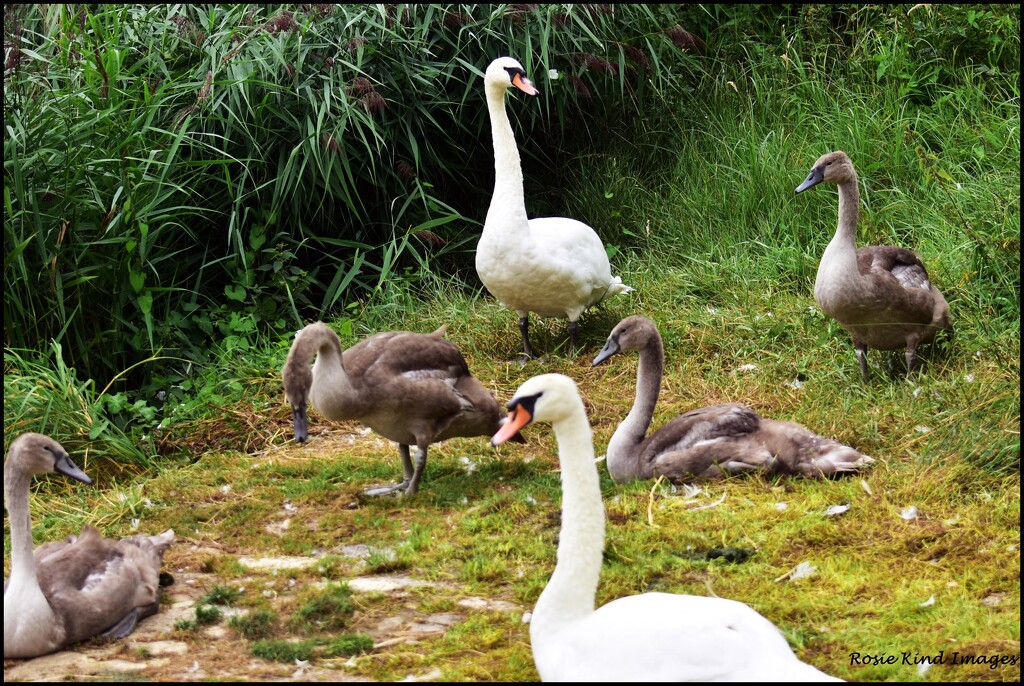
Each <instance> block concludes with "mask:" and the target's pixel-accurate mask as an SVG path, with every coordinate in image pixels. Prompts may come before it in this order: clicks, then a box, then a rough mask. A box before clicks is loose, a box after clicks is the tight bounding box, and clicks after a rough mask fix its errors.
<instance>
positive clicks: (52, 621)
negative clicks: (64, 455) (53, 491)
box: [4, 458, 64, 658]
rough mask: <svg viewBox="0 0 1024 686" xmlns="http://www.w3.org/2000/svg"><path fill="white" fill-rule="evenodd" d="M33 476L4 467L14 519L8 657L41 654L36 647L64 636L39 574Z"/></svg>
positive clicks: (6, 604)
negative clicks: (32, 508)
mask: <svg viewBox="0 0 1024 686" xmlns="http://www.w3.org/2000/svg"><path fill="white" fill-rule="evenodd" d="M8 459H10V458H8ZM31 478H32V475H31V474H28V473H26V472H24V471H22V470H20V469H5V470H4V496H5V497H6V499H7V512H8V513H10V519H11V577H10V579H8V584H7V590H5V591H4V657H5V658H6V657H27V656H31V655H33V654H38V653H37V652H34V651H36V650H38V649H39V647H40V646H49V647H51V648H53V647H56V646H57V645H59V644H60V642H61V640H63V637H64V631H63V627H59V626H57V625H56V617H55V616H54V613H53V608H51V607H50V603H49V601H47V599H46V596H45V595H43V591H42V589H41V588H40V587H39V578H38V576H36V563H35V559H34V558H33V556H32V551H33V543H32V519H31V516H30V515H29V511H28V500H29V496H28V493H29V481H30V480H31Z"/></svg>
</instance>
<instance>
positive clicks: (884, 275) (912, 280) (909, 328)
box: [796, 150, 952, 383]
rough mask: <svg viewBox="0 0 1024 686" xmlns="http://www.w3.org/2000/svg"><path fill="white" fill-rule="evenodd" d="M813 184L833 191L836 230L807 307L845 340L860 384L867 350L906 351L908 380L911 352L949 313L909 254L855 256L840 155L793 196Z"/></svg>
mask: <svg viewBox="0 0 1024 686" xmlns="http://www.w3.org/2000/svg"><path fill="white" fill-rule="evenodd" d="M819 183H834V184H836V185H838V186H839V226H838V227H837V228H836V234H835V236H833V238H832V241H831V242H830V243H829V244H828V247H827V248H825V254H824V255H822V256H821V263H820V264H819V265H818V276H817V278H815V280H814V299H815V300H816V301H817V302H818V306H819V307H820V308H821V311H822V312H824V313H825V314H827V315H829V316H830V317H833V318H834V319H835V320H836V321H837V322H839V323H840V325H842V327H843V328H844V329H846V330H847V331H848V332H849V333H850V338H852V339H853V345H854V347H855V348H856V350H857V361H858V362H859V363H860V374H861V378H862V379H863V380H864V383H867V382H868V361H867V354H868V348H878V349H879V350H895V349H898V348H906V357H907V377H908V378H909V377H910V373H911V372H912V371H914V363H915V362H916V360H917V346H918V344H919V343H927V342H928V341H930V340H932V339H933V338H934V337H935V334H936V333H937V332H938V331H939V329H951V328H952V323H951V321H950V316H949V305H947V304H946V299H945V298H944V297H942V293H940V292H939V289H938V288H936V287H935V284H933V283H932V282H931V280H930V279H929V278H928V271H927V270H926V269H925V268H924V263H923V262H921V258H919V257H918V256H917V255H915V254H914V253H913V252H911V251H909V250H907V249H906V248H900V247H896V246H893V245H869V246H866V247H863V248H860V249H859V250H858V249H857V218H858V216H859V214H860V193H859V191H858V189H857V172H856V171H854V169H853V162H852V161H850V158H849V157H848V156H847V154H846V153H845V152H843V151H842V150H837V151H835V152H830V153H826V154H824V155H822V156H821V157H819V158H818V161H817V162H815V163H814V167H812V168H811V171H810V173H809V174H808V175H807V178H806V179H805V180H804V182H803V183H801V184H800V185H799V186H797V189H796V192H797V193H801V192H803V191H805V190H807V189H808V188H813V187H814V186H817V185H818V184H819Z"/></svg>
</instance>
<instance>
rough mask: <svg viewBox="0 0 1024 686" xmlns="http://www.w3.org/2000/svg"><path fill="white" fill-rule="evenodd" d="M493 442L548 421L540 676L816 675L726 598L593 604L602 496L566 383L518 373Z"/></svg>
mask: <svg viewBox="0 0 1024 686" xmlns="http://www.w3.org/2000/svg"><path fill="white" fill-rule="evenodd" d="M508 407H509V410H510V413H509V421H508V423H507V424H505V426H503V427H502V429H501V430H500V431H499V432H498V433H497V434H495V436H494V437H493V438H492V439H491V442H492V443H494V444H495V445H497V444H499V443H501V442H502V441H504V440H506V439H507V438H509V437H510V436H512V435H513V434H514V432H516V431H518V430H520V429H522V428H523V427H524V426H526V425H527V424H529V423H530V422H533V421H542V422H550V424H551V426H552V428H553V429H554V430H555V437H556V438H557V440H558V461H559V464H560V465H561V471H562V530H561V533H560V534H559V538H558V561H557V563H556V564H555V571H554V572H553V573H552V574H551V579H550V580H549V581H548V584H547V586H546V587H545V588H544V591H543V592H542V593H541V594H540V598H538V599H537V605H536V607H534V609H533V616H532V618H531V620H530V646H531V647H532V649H533V661H534V663H535V664H536V665H537V671H538V672H539V673H540V678H541V680H543V681H583V682H586V681H644V682H646V681H822V680H833V681H838V679H834V678H833V677H830V676H829V675H827V674H825V673H824V672H821V671H819V670H818V669H816V668H814V667H812V666H810V665H808V664H806V663H804V662H801V661H800V660H799V659H798V658H797V657H796V655H795V654H794V653H793V651H792V649H790V647H789V644H788V643H786V639H785V638H784V637H783V635H782V633H781V632H780V631H779V630H778V629H777V628H776V627H775V625H773V624H772V623H771V622H770V621H768V620H767V619H765V618H764V617H762V616H761V615H760V614H758V613H757V611H755V610H754V609H752V608H751V607H750V606H748V605H745V604H744V603H740V602H737V601H735V600H726V599H724V598H709V597H705V596H691V595H680V594H676V593H643V594H641V595H632V596H626V597H624V598H618V599H617V600H613V601H612V602H610V603H607V604H605V605H602V606H601V607H600V608H597V609H596V610H595V609H594V597H595V594H596V592H597V582H598V578H599V576H600V574H601V556H602V551H603V550H604V505H603V503H602V502H601V485H600V481H599V479H598V474H597V466H596V465H595V464H594V446H593V443H592V438H591V431H590V423H589V422H588V421H587V415H586V411H585V410H584V407H583V401H582V400H580V397H579V393H578V392H577V390H576V384H575V383H574V382H573V380H572V379H570V378H569V377H567V376H563V375H561V374H542V375H540V376H535V377H533V378H532V379H528V380H527V381H526V382H525V383H523V385H522V386H520V387H519V389H518V390H517V391H516V393H515V396H514V397H513V398H512V400H511V401H510V402H509V404H508Z"/></svg>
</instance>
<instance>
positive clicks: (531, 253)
mask: <svg viewBox="0 0 1024 686" xmlns="http://www.w3.org/2000/svg"><path fill="white" fill-rule="evenodd" d="M510 86H515V87H516V88H518V89H520V90H521V91H523V92H524V93H528V94H530V95H536V94H537V89H536V88H534V86H533V84H532V83H530V81H529V79H527V78H526V72H525V71H524V70H523V66H522V65H521V64H519V62H517V61H516V60H514V59H512V58H511V57H499V58H498V59H496V60H494V61H493V62H491V64H490V65H489V66H488V67H487V71H486V73H485V74H484V90H485V91H486V94H487V111H488V112H489V113H490V118H491V137H492V139H493V143H494V194H493V195H492V196H491V205H490V207H489V208H488V210H487V218H486V219H485V220H484V228H483V232H482V233H481V234H480V241H479V242H478V243H477V246H476V271H477V274H478V275H479V276H480V281H482V282H483V284H484V286H485V287H486V288H487V290H488V291H489V292H490V293H491V295H493V296H494V297H495V298H497V299H498V300H500V301H501V303H502V304H503V305H505V307H508V308H509V309H511V310H515V311H516V312H517V313H518V314H519V331H520V333H522V336H523V353H524V354H525V355H526V356H527V357H528V358H530V357H533V350H532V349H531V347H530V339H529V335H528V331H529V313H530V312H535V313H537V314H539V315H540V316H542V317H568V319H569V338H570V342H571V344H572V346H573V348H575V346H576V333H577V327H578V325H577V320H579V318H580V314H582V313H583V311H584V310H585V309H587V308H588V307H591V306H592V305H596V304H598V303H599V302H601V301H602V300H604V299H605V298H609V297H611V296H613V295H617V294H619V293H628V292H629V291H631V290H633V289H632V288H630V287H629V286H627V285H625V284H623V283H622V279H621V278H620V277H618V276H616V277H614V278H613V277H612V272H611V267H610V266H609V264H608V255H607V253H605V249H604V244H603V243H602V242H601V239H600V237H598V235H597V233H595V232H594V230H593V229H592V228H590V227H589V226H587V225H586V224H584V223H583V222H580V221H577V220H575V219H569V218H567V217H541V218H537V219H529V220H528V219H527V217H526V201H525V198H524V195H523V170H522V167H521V165H520V161H519V149H518V147H516V139H515V135H514V134H513V133H512V125H511V124H510V123H509V119H508V114H507V113H506V112H505V91H506V90H508V88H509V87H510Z"/></svg>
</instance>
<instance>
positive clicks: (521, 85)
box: [512, 74, 540, 95]
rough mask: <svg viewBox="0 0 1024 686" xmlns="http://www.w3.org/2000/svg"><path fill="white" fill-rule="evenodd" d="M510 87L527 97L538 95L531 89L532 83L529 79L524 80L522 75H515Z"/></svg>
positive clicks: (534, 89)
mask: <svg viewBox="0 0 1024 686" xmlns="http://www.w3.org/2000/svg"><path fill="white" fill-rule="evenodd" d="M512 85H513V86H515V87H516V88H518V89H519V90H521V91H523V92H524V93H526V94H527V95H537V94H538V93H540V91H539V90H537V89H536V88H534V87H533V83H532V82H531V81H530V79H528V78H526V77H525V76H523V75H522V74H516V75H515V76H513V77H512Z"/></svg>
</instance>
